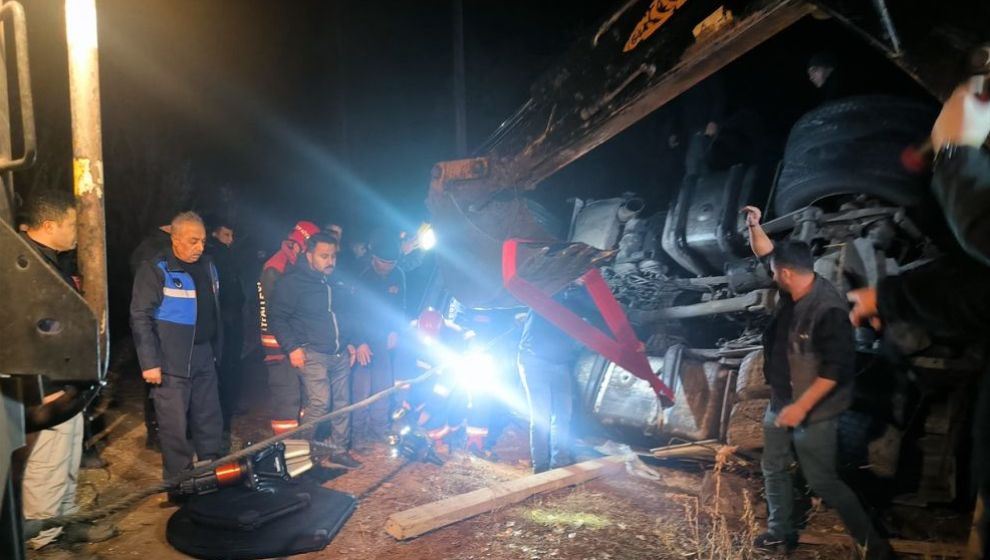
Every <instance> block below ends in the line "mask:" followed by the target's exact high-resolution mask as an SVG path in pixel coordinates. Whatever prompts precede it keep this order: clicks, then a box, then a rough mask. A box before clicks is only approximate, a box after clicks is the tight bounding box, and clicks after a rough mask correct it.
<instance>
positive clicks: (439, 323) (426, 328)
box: [416, 309, 443, 337]
mask: <svg viewBox="0 0 990 560" xmlns="http://www.w3.org/2000/svg"><path fill="white" fill-rule="evenodd" d="M416 328H418V329H419V332H421V333H423V334H425V335H427V336H433V337H435V336H437V335H439V334H440V329H442V328H443V316H442V315H440V312H439V311H437V310H436V309H424V310H423V312H422V313H420V314H419V319H417V320H416Z"/></svg>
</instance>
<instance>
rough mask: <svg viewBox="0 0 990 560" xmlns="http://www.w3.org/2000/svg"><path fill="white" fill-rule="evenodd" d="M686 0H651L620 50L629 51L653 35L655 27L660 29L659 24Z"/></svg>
mask: <svg viewBox="0 0 990 560" xmlns="http://www.w3.org/2000/svg"><path fill="white" fill-rule="evenodd" d="M686 2H687V0H653V3H652V4H650V9H649V10H647V11H646V15H645V16H643V19H641V20H639V23H638V24H636V28H635V29H633V32H632V34H631V35H629V40H628V41H626V46H625V47H623V49H622V52H629V51H631V50H633V49H635V48H636V47H637V46H639V44H640V43H642V42H643V41H645V40H647V39H649V38H650V35H653V33H654V32H655V31H656V30H657V29H660V26H662V25H663V24H665V23H667V20H668V19H670V16H672V15H674V12H675V11H676V10H677V9H678V8H680V7H681V6H683V5H684V4H685V3H686Z"/></svg>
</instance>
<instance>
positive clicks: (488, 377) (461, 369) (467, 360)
mask: <svg viewBox="0 0 990 560" xmlns="http://www.w3.org/2000/svg"><path fill="white" fill-rule="evenodd" d="M453 373H454V376H455V377H456V379H457V383H458V384H459V385H460V386H461V387H463V388H465V389H467V390H468V391H471V392H472V393H474V392H489V391H491V390H493V389H494V388H495V385H496V384H497V383H498V369H497V367H496V365H495V359H494V358H493V357H492V356H491V354H488V353H487V352H482V351H478V350H471V351H468V352H465V353H464V354H462V355H461V356H460V357H459V359H458V360H457V363H456V366H455V367H454V372H453Z"/></svg>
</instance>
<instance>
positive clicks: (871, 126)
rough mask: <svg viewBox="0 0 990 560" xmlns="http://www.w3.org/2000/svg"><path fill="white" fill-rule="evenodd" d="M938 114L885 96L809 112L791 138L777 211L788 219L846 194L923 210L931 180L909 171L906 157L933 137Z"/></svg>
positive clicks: (927, 106)
mask: <svg viewBox="0 0 990 560" xmlns="http://www.w3.org/2000/svg"><path fill="white" fill-rule="evenodd" d="M937 114H938V113H937V110H936V107H934V106H933V105H930V104H927V103H922V102H919V101H915V100H912V99H904V98H900V97H892V96H885V95H869V96H856V97H848V98H845V99H840V100H838V101H834V102H831V103H827V104H825V105H822V106H821V107H818V108H816V109H814V110H812V111H810V112H808V113H807V114H805V115H804V116H803V117H801V118H800V119H798V121H797V123H795V124H794V126H793V127H792V128H791V133H790V135H789V136H788V138H787V146H786V148H785V150H784V161H783V165H782V167H781V171H780V176H779V178H778V180H777V187H776V195H775V198H774V208H775V210H776V211H777V213H778V214H786V213H788V212H793V211H794V210H798V209H800V208H803V207H805V206H807V205H809V204H812V203H814V202H816V201H818V200H821V199H823V198H826V197H830V196H835V195H843V194H849V195H855V194H866V195H870V196H875V197H877V198H880V199H883V200H885V201H887V202H890V203H892V204H896V205H898V206H914V205H916V204H918V203H919V202H920V201H921V200H922V198H923V196H924V195H925V192H926V190H927V187H928V182H929V178H928V177H927V176H926V175H925V174H913V173H910V172H908V171H907V170H906V169H904V167H903V165H902V164H901V153H902V152H903V150H904V149H905V148H906V147H908V146H910V145H912V144H916V143H919V142H922V141H924V140H925V139H926V138H927V137H928V134H929V133H930V131H931V126H932V123H933V122H934V120H935V117H936V115H937Z"/></svg>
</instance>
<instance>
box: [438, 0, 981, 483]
mask: <svg viewBox="0 0 990 560" xmlns="http://www.w3.org/2000/svg"><path fill="white" fill-rule="evenodd" d="M861 4H862V5H861ZM985 10H986V7H985V6H979V5H977V3H975V2H966V3H957V4H954V5H953V6H952V7H946V6H939V7H931V6H928V7H924V8H923V7H922V6H918V5H914V6H907V5H900V4H899V5H897V6H890V7H889V9H888V6H886V4H885V3H884V2H875V3H872V4H866V3H852V2H848V3H847V2H828V1H826V2H816V3H805V2H790V1H778V2H731V3H721V2H693V1H664V0H654V1H652V2H650V1H642V2H635V1H633V2H628V3H626V4H625V5H623V6H622V7H621V8H619V9H618V10H617V11H616V12H615V13H614V14H612V15H611V17H609V18H607V19H606V20H605V21H603V22H602V23H601V25H600V26H599V27H597V28H595V32H594V33H593V34H592V35H591V36H590V37H588V38H587V39H586V40H583V41H581V42H579V43H578V44H576V45H575V46H574V47H573V48H572V49H571V51H570V52H569V54H568V56H567V58H566V60H565V62H564V63H563V64H561V65H559V66H557V67H556V68H554V69H552V70H550V71H549V72H547V73H546V74H545V75H544V76H543V78H541V79H540V80H539V81H537V83H536V84H534V85H533V87H532V88H531V97H530V99H529V100H527V102H526V103H525V104H524V105H523V106H522V107H521V108H520V110H519V111H518V112H517V113H516V114H515V115H513V116H512V117H511V118H510V119H508V120H507V121H505V123H503V125H502V126H501V127H500V128H499V129H498V130H497V131H496V132H495V134H493V135H492V137H491V139H490V140H489V141H488V142H487V143H486V144H485V145H483V146H482V147H481V148H480V150H479V151H478V157H476V158H474V159H471V160H461V161H455V162H444V163H441V164H438V165H437V166H436V168H435V169H434V177H433V182H432V184H431V189H430V193H429V198H428V200H427V204H428V206H429V207H430V209H431V211H432V213H433V220H434V226H435V228H436V230H437V232H438V235H439V236H440V237H441V238H442V239H443V240H444V243H443V245H444V246H443V248H442V250H441V251H439V253H438V254H439V256H440V267H441V270H442V272H443V277H444V280H443V281H444V286H445V288H446V290H447V291H448V292H449V293H451V294H452V295H453V296H454V297H455V298H457V299H458V300H459V301H460V302H461V303H463V304H465V305H467V306H470V307H476V308H498V307H511V306H513V305H519V302H518V301H516V300H515V299H514V298H513V296H512V294H511V293H509V292H508V291H507V290H505V289H504V286H503V285H502V282H501V280H502V274H501V272H502V243H503V241H505V240H506V239H510V238H518V239H526V240H547V242H546V243H545V247H544V250H542V251H541V250H538V249H533V250H532V251H530V252H529V253H526V254H524V255H522V256H521V257H520V261H521V262H520V263H519V269H520V271H521V272H520V273H521V274H522V275H524V276H526V280H527V281H529V282H530V283H532V284H534V285H537V286H540V287H541V288H543V289H544V290H545V291H546V292H549V293H552V292H553V291H555V290H556V289H559V288H560V287H561V286H563V285H564V284H566V283H567V282H569V281H571V280H574V279H575V278H577V277H579V276H580V275H581V274H583V273H584V272H585V271H586V270H588V268H589V267H592V266H597V267H598V269H599V270H600V272H601V274H602V276H603V277H604V278H605V280H606V281H607V283H608V285H609V287H610V288H611V291H612V293H613V295H614V296H615V298H616V299H617V300H618V301H619V302H620V303H621V304H622V306H623V309H624V310H625V312H626V315H627V316H628V317H629V319H630V321H631V322H632V323H633V325H634V326H635V327H636V331H637V334H638V335H639V337H640V339H641V340H643V341H645V342H646V348H647V354H648V355H649V356H650V365H651V367H652V369H653V370H654V371H655V372H656V375H657V376H658V377H660V378H661V380H662V381H663V382H664V383H665V384H666V385H667V386H668V387H670V388H671V389H672V390H673V391H674V393H675V396H676V398H675V401H674V404H673V406H670V407H664V406H662V405H661V402H660V400H658V399H657V396H656V394H655V392H654V391H653V390H652V388H651V387H650V385H649V384H648V383H647V382H645V381H643V380H641V379H638V378H637V377H636V376H634V375H632V374H631V373H629V372H628V371H626V370H625V369H623V368H622V367H620V366H618V365H617V364H615V363H612V362H610V361H608V360H606V359H605V358H602V357H601V356H599V355H597V354H592V353H588V354H587V355H585V356H584V357H583V358H582V359H581V360H580V362H579V363H578V365H577V367H576V370H575V378H576V380H577V383H578V386H579V395H580V399H581V404H582V405H583V409H584V411H585V413H586V414H587V415H588V416H590V417H592V418H593V419H594V420H595V421H596V422H597V423H598V424H599V425H600V426H604V427H605V429H606V431H607V432H608V433H610V434H611V435H619V436H620V437H624V438H626V439H630V440H635V441H638V442H642V443H666V442H675V441H678V440H686V441H701V440H711V439H715V440H720V441H723V442H727V443H729V444H732V445H737V446H738V447H739V449H740V450H741V451H742V452H747V451H755V450H758V449H759V448H760V447H761V446H762V434H761V430H760V422H761V421H762V415H763V410H764V409H765V408H766V405H767V402H768V398H769V387H768V386H766V384H765V381H764V379H763V374H762V352H761V351H760V336H759V335H760V332H761V328H762V326H763V325H765V323H766V322H767V320H768V318H769V316H770V314H771V313H772V312H773V309H774V305H775V299H776V296H775V294H776V290H775V289H774V288H773V286H772V281H771V278H770V277H769V274H768V273H767V272H766V270H765V267H764V266H763V265H762V264H761V263H760V262H759V261H758V260H757V259H755V258H754V257H752V256H751V253H750V252H749V249H748V245H747V238H746V235H745V229H746V228H745V225H744V223H743V218H742V216H741V215H740V214H739V209H740V208H741V207H742V206H744V205H747V204H753V205H757V206H760V207H763V208H767V209H770V211H771V212H774V214H775V216H776V218H774V219H773V220H771V221H770V222H768V223H767V224H766V230H767V232H768V234H770V235H771V237H773V238H775V239H784V238H789V239H794V240H800V241H804V242H807V243H809V244H810V245H811V246H812V247H813V248H814V252H815V258H816V260H815V269H816V272H818V274H820V275H821V276H823V277H824V278H826V279H828V280H829V281H830V282H832V283H833V284H834V285H835V286H836V287H837V288H838V289H839V290H841V291H842V292H843V293H844V292H846V291H848V290H850V289H853V288H858V287H864V286H875V285H876V284H877V282H878V281H879V280H880V279H882V278H884V277H886V276H889V275H897V274H900V273H903V272H905V271H907V270H911V269H913V268H916V267H919V266H924V265H925V264H927V263H929V262H931V260H933V259H934V258H936V257H937V256H938V255H940V254H943V253H945V252H952V251H955V250H956V248H955V247H954V246H953V242H952V240H951V238H950V237H949V236H946V235H945V234H944V231H945V228H944V224H942V223H941V221H940V219H939V218H938V217H936V216H935V214H936V212H934V211H932V208H934V206H933V202H932V201H931V200H930V198H929V194H928V190H927V183H928V180H929V177H928V176H927V175H926V173H925V172H920V173H919V172H917V171H915V170H909V169H907V168H905V166H904V165H902V163H901V154H902V151H903V150H904V149H905V148H906V147H908V146H910V145H912V144H915V143H918V142H920V141H922V140H924V139H925V138H926V137H927V134H928V131H929V130H930V128H931V124H932V122H933V120H934V118H935V115H936V113H937V105H936V104H935V103H934V100H924V101H919V100H915V99H910V98H906V97H901V96H880V95H864V96H854V97H846V98H841V99H838V100H835V101H832V102H830V103H825V104H823V105H821V106H819V107H816V108H815V109H813V110H811V111H810V112H808V113H806V114H805V115H804V116H803V117H801V118H800V119H798V121H797V122H796V123H795V124H794V125H793V126H792V127H791V129H790V133H789V135H788V138H787V143H786V146H785V148H784V150H783V156H782V158H779V159H774V160H767V159H766V158H761V157H759V155H758V156H757V157H745V156H743V155H742V153H741V151H739V150H732V149H731V148H728V149H727V148H725V146H722V147H721V148H722V149H721V150H720V151H719V150H718V148H719V146H717V145H714V146H713V144H717V143H718V142H719V141H720V139H719V138H718V137H717V136H716V137H715V138H713V137H711V136H707V135H705V134H696V135H694V136H693V137H692V138H691V139H690V144H689V147H688V149H687V158H686V160H687V161H686V164H685V172H684V174H683V177H681V178H680V179H679V181H678V184H679V188H678V189H677V191H676V192H674V193H664V194H665V197H661V198H662V199H663V200H664V202H662V203H661V204H659V205H655V206H657V207H656V208H652V209H650V211H649V213H647V209H648V207H649V204H647V203H645V202H644V200H643V199H647V198H649V199H656V198H657V197H656V196H655V195H656V193H639V194H640V195H642V198H640V197H638V196H637V195H636V194H634V193H628V192H621V191H620V192H616V193H615V194H614V195H613V196H611V197H609V198H604V199H598V200H576V201H574V204H573V206H572V215H571V225H570V229H569V231H568V232H567V233H566V235H564V233H563V232H557V231H555V228H554V227H553V224H552V220H550V219H549V218H547V216H545V215H544V213H543V212H541V211H540V209H539V208H538V207H535V206H534V204H533V203H532V202H531V201H530V200H529V199H528V198H527V195H526V193H527V191H530V190H533V189H535V188H537V186H538V184H539V183H540V182H541V181H543V180H544V179H546V178H547V177H548V176H550V175H551V174H553V173H555V172H556V171H558V170H559V169H561V168H562V167H564V166H566V165H568V164H569V163H571V162H573V161H575V160H577V159H578V158H581V157H582V156H583V155H584V154H586V153H587V152H589V151H590V150H592V149H594V148H595V147H597V146H599V145H601V144H603V143H605V142H607V141H608V140H609V139H610V138H612V137H613V136H615V135H617V134H619V133H620V132H622V131H623V130H625V129H626V128H628V127H629V126H631V125H632V124H634V123H636V122H637V121H639V120H640V119H643V118H644V117H646V116H647V115H648V114H650V113H651V112H652V111H654V110H656V109H657V108H659V107H661V106H663V105H664V104H665V103H667V102H669V101H671V100H674V99H675V98H676V97H677V96H678V95H680V94H682V93H684V92H685V91H687V90H689V89H690V88H692V87H693V86H695V85H696V84H698V83H699V82H701V81H702V80H704V79H706V78H707V77H709V76H710V75H712V74H714V73H716V72H718V71H719V70H720V69H722V68H723V67H725V66H726V65H728V64H730V63H732V62H733V61H734V60H736V59H738V58H739V57H741V56H743V55H744V54H745V53H746V52H747V51H749V50H751V49H753V48H755V47H756V46H758V45H759V44H760V43H762V42H764V41H765V40H767V39H769V38H770V37H772V36H774V35H776V34H778V33H780V32H781V31H782V30H784V29H786V28H787V27H789V26H791V25H793V24H795V23H796V22H798V21H799V20H802V19H803V18H805V17H808V16H814V17H816V18H832V19H833V20H834V21H836V22H838V23H839V24H841V25H842V26H844V27H846V28H849V29H852V30H853V31H854V32H855V33H856V34H857V35H859V36H860V37H861V38H863V39H864V43H863V45H862V48H863V49H869V48H873V49H877V50H879V51H880V52H881V53H882V54H883V55H885V56H886V57H887V58H888V59H889V60H890V62H891V63H892V64H893V65H895V66H897V67H898V68H899V69H901V70H903V71H904V72H905V73H906V74H907V75H908V76H909V77H911V78H912V79H913V80H915V81H916V82H917V83H919V84H920V85H921V86H922V87H923V88H925V89H926V90H927V91H928V92H929V93H930V94H933V95H935V96H936V97H938V96H943V95H945V94H947V93H948V92H949V91H951V89H952V87H953V86H954V85H955V84H956V83H958V82H959V81H960V80H961V79H962V77H963V74H962V72H961V71H960V70H958V69H957V68H953V67H952V65H951V64H946V63H945V61H951V60H959V61H962V60H963V59H964V58H965V53H966V52H967V51H968V50H969V49H971V48H973V47H975V46H976V45H977V44H979V41H980V38H981V37H980V31H979V30H978V29H976V27H977V26H974V24H972V23H969V22H971V21H973V20H972V19H971V18H972V16H974V15H975V14H979V13H982V12H984V11H985ZM921 22H925V23H924V25H922V24H921ZM744 140H745V139H744ZM722 141H723V144H727V140H726V139H724V138H723V139H722ZM728 145H729V146H730V147H731V146H732V144H728ZM735 145H736V146H738V145H739V144H738V142H737V144H735ZM715 151H719V153H720V154H722V157H719V158H713V157H712V154H713V152H715ZM725 154H729V155H728V156H727V157H726V156H725ZM736 156H738V157H736ZM647 195H650V196H647ZM562 240H563V241H566V242H567V243H568V244H566V245H564V247H568V248H569V249H560V247H561V245H560V242H561V241H562ZM531 245H533V246H537V247H538V245H539V243H532V244H531ZM527 271H528V272H527ZM857 346H858V348H857V349H858V357H857V367H858V370H859V371H858V375H857V398H856V402H855V404H854V407H853V410H851V411H850V412H849V413H847V415H846V418H844V420H843V427H842V429H843V432H842V433H843V441H844V442H845V445H844V449H843V460H844V462H845V463H846V465H847V466H849V467H850V468H854V469H862V468H864V467H869V471H870V472H871V473H872V474H873V475H875V476H877V477H880V478H883V479H887V480H891V481H892V487H893V489H892V491H893V493H894V494H897V495H899V496H900V497H901V498H902V499H904V500H907V501H911V502H912V503H927V502H951V501H953V500H955V499H956V498H957V497H959V496H963V495H966V494H965V493H964V492H963V491H962V490H960V489H959V487H958V484H959V482H960V481H962V480H964V478H965V477H964V474H965V473H964V471H965V469H964V468H962V467H961V465H962V464H963V463H962V462H961V459H963V455H964V454H965V453H961V452H960V451H961V449H962V448H964V447H965V446H961V445H960V442H961V441H964V440H965V439H966V438H967V437H968V431H967V430H966V428H965V423H966V414H967V410H968V409H969V406H970V404H971V403H970V395H971V394H972V393H971V391H969V389H970V388H971V387H972V384H973V383H974V382H975V374H976V372H978V371H979V368H980V366H981V364H982V360H983V352H984V349H983V348H982V347H972V346H967V345H966V344H963V343H961V342H959V341H954V340H943V339H939V338H938V337H936V336H933V335H932V334H930V333H927V332H924V331H923V330H922V329H919V328H917V327H914V326H908V325H897V324H893V325H886V326H885V328H884V332H883V336H882V337H881V336H880V335H879V334H878V333H877V332H874V331H872V330H869V329H859V330H858V331H857ZM895 355H896V356H898V358H896V359H891V357H892V356H895Z"/></svg>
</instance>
